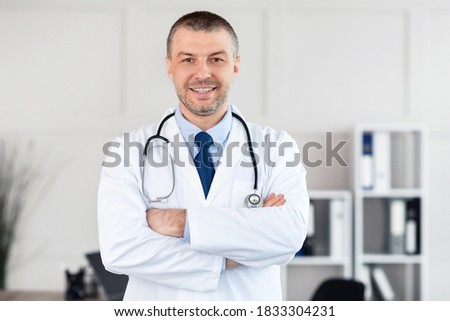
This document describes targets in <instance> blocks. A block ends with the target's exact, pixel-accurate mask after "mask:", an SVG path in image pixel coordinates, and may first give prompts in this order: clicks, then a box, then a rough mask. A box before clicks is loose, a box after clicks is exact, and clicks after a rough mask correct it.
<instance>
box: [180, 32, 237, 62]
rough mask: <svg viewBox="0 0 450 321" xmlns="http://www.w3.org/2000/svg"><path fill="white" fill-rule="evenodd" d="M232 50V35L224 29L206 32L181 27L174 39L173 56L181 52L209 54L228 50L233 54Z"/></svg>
mask: <svg viewBox="0 0 450 321" xmlns="http://www.w3.org/2000/svg"><path fill="white" fill-rule="evenodd" d="M232 50H233V41H232V39H231V35H230V34H229V33H228V32H227V31H226V30H224V29H219V30H217V31H210V32H205V31H192V30H189V29H186V28H180V29H178V30H177V31H176V32H175V34H174V36H173V39H172V56H176V55H177V54H178V53H180V52H189V53H192V54H198V55H202V54H204V55H207V54H209V53H213V52H219V51H226V52H227V53H228V54H230V55H231V53H232Z"/></svg>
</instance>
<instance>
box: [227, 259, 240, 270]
mask: <svg viewBox="0 0 450 321" xmlns="http://www.w3.org/2000/svg"><path fill="white" fill-rule="evenodd" d="M239 265H240V264H239V263H238V262H235V261H233V260H230V259H226V261H225V268H226V269H227V270H232V269H234V268H237V267H238V266H239Z"/></svg>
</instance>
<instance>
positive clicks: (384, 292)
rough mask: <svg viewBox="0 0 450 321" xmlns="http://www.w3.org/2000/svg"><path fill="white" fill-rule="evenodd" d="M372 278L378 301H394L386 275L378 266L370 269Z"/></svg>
mask: <svg viewBox="0 0 450 321" xmlns="http://www.w3.org/2000/svg"><path fill="white" fill-rule="evenodd" d="M372 277H373V281H374V282H373V283H374V290H375V291H376V292H377V294H378V296H379V299H380V300H382V301H392V300H395V292H394V290H393V288H392V286H391V284H390V282H389V280H388V278H387V275H386V273H385V272H384V270H383V269H382V268H381V267H380V266H374V267H373V268H372Z"/></svg>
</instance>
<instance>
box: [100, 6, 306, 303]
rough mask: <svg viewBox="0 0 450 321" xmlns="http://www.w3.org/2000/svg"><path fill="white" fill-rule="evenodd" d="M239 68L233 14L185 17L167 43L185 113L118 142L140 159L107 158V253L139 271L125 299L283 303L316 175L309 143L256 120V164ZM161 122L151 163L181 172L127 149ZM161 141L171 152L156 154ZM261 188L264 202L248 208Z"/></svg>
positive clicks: (116, 267)
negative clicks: (240, 103)
mask: <svg viewBox="0 0 450 321" xmlns="http://www.w3.org/2000/svg"><path fill="white" fill-rule="evenodd" d="M239 62H240V57H239V45H238V39H237V36H236V34H235V32H234V30H233V28H232V27H231V25H230V24H229V23H228V22H227V21H226V20H225V19H223V18H222V17H220V16H218V15H215V14H213V13H210V12H204V11H200V12H193V13H190V14H187V15H185V16H183V17H181V18H180V19H179V20H178V21H177V22H176V23H175V24H174V25H173V26H172V28H171V30H170V33H169V36H168V39H167V58H166V64H167V73H168V75H169V77H170V79H171V80H172V82H173V83H174V86H175V91H176V94H177V96H178V98H179V105H178V107H177V108H176V109H175V112H174V115H173V116H172V115H171V114H170V113H168V114H167V119H165V120H164V121H162V123H161V124H160V125H159V126H158V124H156V125H153V126H150V127H146V128H142V129H139V130H137V131H135V132H133V133H130V134H129V137H123V138H118V139H117V140H116V141H115V143H116V146H118V152H117V153H118V156H120V159H124V158H126V157H127V156H128V157H129V159H130V162H129V164H125V163H124V162H120V164H118V165H117V164H115V165H114V166H109V165H111V164H112V162H111V160H112V159H113V158H112V156H111V155H109V156H108V157H107V158H106V160H105V163H104V164H106V166H104V168H103V170H102V175H101V181H100V186H99V195H98V222H99V240H100V249H101V253H102V259H103V262H104V264H105V267H106V268H107V269H108V270H110V271H111V272H114V273H119V274H126V275H128V276H129V282H128V286H127V290H126V293H125V297H124V299H125V300H280V299H281V298H282V297H281V284H280V265H282V264H285V263H287V262H288V261H289V260H290V259H291V258H292V257H293V255H294V254H295V253H296V252H297V251H298V250H299V248H300V247H301V245H302V243H303V241H304V239H305V236H306V226H307V216H308V208H309V198H308V194H307V190H306V182H305V175H306V174H305V170H304V168H303V167H302V166H301V164H298V163H297V164H294V160H295V159H296V156H298V148H297V146H296V144H295V142H294V141H293V140H292V138H291V137H290V136H289V135H287V134H286V133H285V132H277V131H275V130H273V129H271V128H261V127H259V126H257V125H255V124H247V125H248V130H249V134H250V135H251V140H252V145H254V146H253V148H254V152H255V157H254V159H255V160H258V162H257V166H256V167H257V173H256V171H254V170H253V168H252V166H249V164H252V162H251V160H250V159H251V157H249V152H248V151H249V150H250V148H249V146H248V145H249V144H248V143H249V142H248V137H247V136H246V128H245V127H244V126H245V122H244V121H243V122H241V121H239V120H238V117H239V114H240V113H239V111H238V110H237V109H236V107H234V106H231V105H229V104H228V91H229V89H230V86H231V84H232V81H233V79H234V77H235V76H236V75H237V74H238V71H239ZM232 113H236V114H238V116H235V115H233V114H232ZM158 127H160V131H161V132H160V134H157V136H158V137H157V138H156V139H154V138H152V142H151V143H150V144H149V145H152V146H151V147H149V148H146V149H145V150H147V151H148V158H151V159H152V160H154V159H153V158H154V157H156V158H157V159H163V158H164V155H163V154H162V153H163V150H167V151H168V153H169V154H170V157H172V158H173V159H175V162H174V165H173V172H172V169H170V166H164V167H162V168H161V166H157V164H156V163H155V162H153V163H152V162H150V161H149V159H146V161H147V162H149V163H150V164H146V166H145V172H143V171H142V168H141V166H140V165H141V162H140V159H141V156H142V155H140V152H139V151H136V149H133V150H132V151H131V150H127V148H126V143H127V139H129V142H132V143H139V144H141V146H144V145H145V144H146V142H147V139H148V138H149V137H150V136H153V135H155V133H156V132H157V131H159V130H158ZM159 135H161V136H163V137H164V139H167V140H168V141H169V142H170V143H167V146H168V148H166V149H164V148H159V147H157V146H160V145H158V144H161V142H162V140H164V139H161V137H160V136H159ZM153 137H155V136H153ZM194 137H195V138H194ZM156 140H159V142H158V143H155V141H156ZM194 140H195V142H194ZM180 141H182V142H183V144H182V145H181V146H182V147H180V145H178V144H175V143H176V142H180ZM154 143H155V144H154ZM264 143H265V144H264ZM153 145H155V146H156V147H154V146H153ZM186 146H187V148H183V147H186ZM241 147H242V148H241ZM262 147H264V148H262ZM267 147H269V148H267ZM271 147H278V148H271ZM246 151H247V152H246ZM127 152H129V154H130V155H125V153H127ZM250 156H251V152H250ZM292 164H294V165H295V166H294V165H292ZM171 174H172V175H173V176H172V175H171ZM255 180H256V182H255ZM254 182H255V184H254ZM254 185H257V188H256V189H257V190H256V191H254V192H253V193H254V194H259V195H261V196H262V197H263V198H264V202H263V206H262V207H261V206H259V207H253V208H246V207H245V206H244V203H245V202H244V200H245V199H246V196H247V195H249V193H250V194H252V191H253V190H254ZM171 188H173V191H172V192H170V193H167V191H170V190H171ZM149 195H150V196H149ZM151 195H168V197H164V201H159V200H157V198H155V197H152V196H151Z"/></svg>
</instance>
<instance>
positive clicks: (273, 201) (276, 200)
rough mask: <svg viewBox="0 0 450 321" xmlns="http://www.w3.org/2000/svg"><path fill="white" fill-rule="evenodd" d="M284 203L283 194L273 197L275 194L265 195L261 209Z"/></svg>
mask: <svg viewBox="0 0 450 321" xmlns="http://www.w3.org/2000/svg"><path fill="white" fill-rule="evenodd" d="M285 203H286V200H285V199H284V195H283V194H278V195H276V196H275V193H270V194H269V195H267V197H266V198H265V200H264V202H263V207H272V206H281V205H284V204H285Z"/></svg>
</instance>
